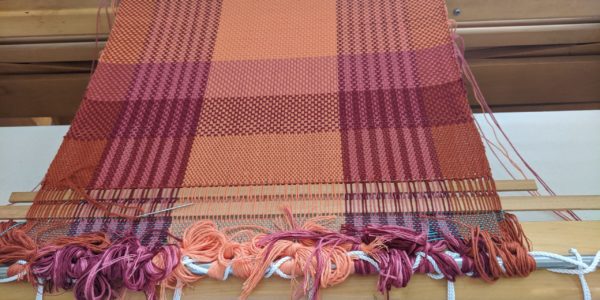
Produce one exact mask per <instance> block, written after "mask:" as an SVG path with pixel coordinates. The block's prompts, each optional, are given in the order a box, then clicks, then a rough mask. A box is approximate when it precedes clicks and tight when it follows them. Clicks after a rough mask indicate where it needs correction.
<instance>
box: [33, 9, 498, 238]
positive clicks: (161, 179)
mask: <svg viewBox="0 0 600 300" xmlns="http://www.w3.org/2000/svg"><path fill="white" fill-rule="evenodd" d="M447 24H448V21H447V16H446V9H445V5H444V2H443V1H441V0H440V1H420V0H419V1H398V0H394V1H348V0H338V1H334V0H325V1H323V0H315V1H302V2H299V1H282V0H273V1H270V0H269V1H264V0H261V1H246V0H211V1H195V0H186V1H151V2H148V1H135V0H126V1H123V2H122V3H121V4H120V6H119V10H118V13H117V18H116V21H115V24H114V29H113V30H112V32H111V35H110V38H109V41H108V43H107V45H106V48H105V50H104V51H103V52H102V55H101V58H100V63H99V65H98V68H97V70H96V71H95V73H94V75H93V77H92V80H91V82H90V84H89V86H88V89H87V92H86V94H85V97H84V100H83V102H82V104H81V108H80V110H79V112H78V113H77V116H76V117H75V119H74V121H73V125H72V127H71V129H70V131H69V132H68V134H67V136H66V137H65V141H64V143H63V145H62V146H61V148H60V151H59V153H58V154H57V156H56V158H55V160H54V162H53V163H52V165H51V167H50V170H49V171H48V174H47V176H46V178H45V180H44V184H43V188H42V192H41V193H40V196H39V197H38V199H37V201H36V202H35V204H34V206H33V208H32V209H31V211H30V213H29V218H44V219H46V218H48V217H52V218H75V219H77V221H76V222H75V223H74V224H73V225H72V226H71V227H70V229H69V231H68V232H60V233H59V232H57V233H56V234H71V235H73V234H79V233H82V232H87V231H90V230H108V231H111V230H115V231H117V232H122V231H123V230H124V229H125V228H129V226H136V230H135V232H136V233H137V234H138V235H139V236H144V235H147V234H148V232H149V231H152V230H155V229H165V230H166V229H169V228H170V227H171V226H173V227H174V228H171V229H170V230H171V231H172V232H175V233H180V232H181V230H183V229H184V228H185V227H186V225H187V223H188V222H191V221H193V220H199V219H214V220H218V221H219V222H221V223H222V224H221V225H223V226H227V225H233V224H237V225H243V224H244V223H249V224H261V225H264V226H267V227H272V219H273V218H272V215H273V214H277V213H278V212H279V211H280V206H281V204H282V203H285V204H286V205H289V206H290V207H291V209H292V211H293V212H294V213H295V214H296V215H297V216H298V217H299V218H308V217H311V216H315V215H321V214H324V215H332V214H334V215H339V216H343V218H340V220H339V224H336V225H337V226H338V229H339V225H341V224H342V223H344V224H351V225H355V226H361V225H363V224H370V223H376V224H397V225H404V226H408V227H413V228H416V229H420V228H421V225H422V224H421V223H422V222H424V221H423V220H421V218H420V217H419V216H420V215H421V213H423V212H426V213H436V214H444V215H447V216H448V217H449V218H450V219H460V220H461V221H463V222H466V223H469V224H473V225H476V226H483V227H485V228H486V229H488V230H491V231H496V224H495V223H496V222H497V218H498V217H499V215H498V211H499V210H500V205H499V200H498V196H497V194H496V193H495V190H494V187H493V182H492V179H491V173H490V168H489V166H488V163H487V161H486V157H485V154H484V149H483V145H482V142H481V140H480V138H479V134H478V132H477V130H476V128H475V125H474V122H473V118H472V114H471V111H470V108H469V106H468V104H467V97H466V92H465V89H464V87H463V81H462V79H461V73H460V70H459V67H458V64H457V62H456V59H455V53H454V46H453V41H452V39H451V37H450V29H449V27H448V25H447ZM74 187H79V188H85V190H86V191H87V193H88V194H89V195H90V196H91V197H94V198H96V199H105V200H99V201H101V202H102V203H103V204H104V205H106V206H107V207H108V208H109V210H111V211H112V212H116V213H122V214H132V215H133V214H135V213H136V212H135V211H133V210H124V209H123V208H122V207H121V206H114V204H115V203H116V202H120V203H121V204H123V203H127V204H130V205H133V206H136V207H140V208H142V209H143V210H144V212H153V211H157V210H162V209H166V208H169V207H173V206H177V205H180V204H181V203H188V202H193V203H197V205H194V206H190V207H186V208H182V209H178V210H173V211H170V212H166V213H164V214H159V215H156V216H153V217H151V218H146V219H143V220H138V221H129V222H126V221H123V220H122V219H119V218H109V219H106V218H101V217H104V216H106V212H105V211H103V210H102V209H100V208H99V207H98V206H93V205H90V204H89V203H88V202H87V201H81V202H79V201H47V200H49V199H56V197H57V196H56V195H55V191H57V190H58V191H60V190H64V189H73V188H74ZM182 188H184V189H183V190H182ZM186 188H188V189H186ZM132 190H133V191H132ZM45 191H52V192H51V193H46V192H45ZM61 196H62V195H59V196H58V197H61ZM73 197H79V198H81V195H78V194H77V193H74V194H73ZM232 209H234V210H233V211H232ZM158 219H160V220H158ZM184 219H185V220H186V221H183V220H184ZM441 222H442V221H431V220H429V221H427V223H428V224H429V226H430V227H431V226H434V227H437V226H439V225H440V224H439V223H441ZM182 223H186V224H182ZM229 223H231V224H229ZM453 230H454V229H453ZM431 233H432V234H434V235H435V233H436V231H435V230H433V231H432V232H431ZM163 237H164V236H163Z"/></svg>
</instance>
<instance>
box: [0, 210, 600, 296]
mask: <svg viewBox="0 0 600 300" xmlns="http://www.w3.org/2000/svg"><path fill="white" fill-rule="evenodd" d="M522 225H523V228H524V230H525V232H526V233H527V235H528V237H529V238H530V239H531V241H532V244H533V246H534V250H540V251H551V252H556V253H562V254H566V252H567V250H568V248H570V247H575V248H577V249H578V250H580V253H582V254H593V253H594V252H595V251H597V250H599V249H600V222H523V223H522ZM586 278H587V281H588V283H589V285H590V288H591V290H592V295H600V272H598V271H597V272H595V273H593V274H589V275H587V276H586ZM376 281H377V277H376V276H351V277H350V278H348V280H347V281H346V282H344V283H342V284H340V285H338V286H335V287H331V288H327V289H323V290H322V293H323V294H322V296H323V299H332V298H335V299H385V296H383V295H381V294H379V293H378V292H377V291H376V290H375V286H376ZM240 288H241V281H240V280H238V279H235V278H232V279H228V280H227V281H217V280H213V279H205V280H201V281H199V282H198V283H197V284H195V286H194V287H193V288H188V289H185V290H184V297H183V299H237V296H239V291H240ZM0 293H2V295H3V297H2V299H6V300H13V299H33V298H34V296H35V292H34V290H33V287H32V286H31V285H30V284H27V283H15V284H0ZM171 295H172V294H171V293H170V292H169V294H168V295H167V299H170V298H171V297H172V296H171ZM289 295H290V281H287V280H283V279H279V278H269V279H265V280H264V281H262V283H261V284H260V285H259V286H258V288H257V290H256V291H255V292H254V293H253V294H252V296H251V298H250V299H287V298H289ZM456 296H457V299H461V300H465V299H532V300H533V299H581V287H580V284H579V280H578V278H577V276H573V275H562V274H554V273H550V272H548V271H545V270H539V271H536V272H534V273H533V274H532V275H530V276H529V277H527V278H510V279H509V278H502V279H500V280H498V281H497V282H496V283H494V284H491V285H490V284H486V283H484V282H482V281H480V280H476V279H472V278H459V279H458V280H457V282H456ZM72 297H73V296H72V294H71V292H66V293H62V294H60V295H57V296H52V297H49V296H47V295H46V296H45V299H56V300H58V299H72ZM445 297H446V283H445V281H437V280H433V279H430V278H428V277H426V276H424V275H421V274H419V275H416V276H414V277H413V279H412V280H411V282H410V283H409V285H408V287H406V288H402V289H393V290H392V292H391V293H390V299H411V300H412V299H445ZM126 298H127V299H144V297H143V294H141V293H128V294H127V297H126Z"/></svg>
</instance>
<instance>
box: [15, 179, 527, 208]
mask: <svg viewBox="0 0 600 300" xmlns="http://www.w3.org/2000/svg"><path fill="white" fill-rule="evenodd" d="M495 184H496V190H498V191H499V192H518V191H537V184H536V182H535V180H531V179H524V180H496V181H495ZM35 195H36V192H13V193H12V194H11V195H10V198H9V199H8V202H9V203H13V204H14V203H31V202H33V199H34V198H35ZM65 199H68V197H67V198H65Z"/></svg>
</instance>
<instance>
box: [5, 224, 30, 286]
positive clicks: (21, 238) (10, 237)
mask: <svg viewBox="0 0 600 300" xmlns="http://www.w3.org/2000/svg"><path fill="white" fill-rule="evenodd" d="M17 224H18V223H15V222H4V223H0V232H2V235H0V264H2V265H9V268H8V271H7V275H8V276H9V277H10V276H15V275H19V274H27V275H25V276H19V277H20V278H22V277H27V278H28V280H29V281H31V277H30V276H31V273H30V272H29V264H28V263H27V264H22V263H19V262H20V261H25V262H29V261H31V259H32V258H33V257H34V256H35V253H36V251H37V245H36V243H35V241H34V240H33V239H31V238H30V237H29V236H28V235H27V233H26V232H25V230H22V229H21V228H16V226H17Z"/></svg>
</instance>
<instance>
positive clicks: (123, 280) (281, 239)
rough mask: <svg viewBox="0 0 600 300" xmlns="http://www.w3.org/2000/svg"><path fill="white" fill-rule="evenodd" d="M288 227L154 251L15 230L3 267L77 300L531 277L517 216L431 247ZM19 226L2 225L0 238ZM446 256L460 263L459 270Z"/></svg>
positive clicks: (405, 239) (211, 235)
mask: <svg viewBox="0 0 600 300" xmlns="http://www.w3.org/2000/svg"><path fill="white" fill-rule="evenodd" d="M284 217H285V219H286V226H287V228H285V229H282V230H280V231H277V232H272V233H265V232H263V230H255V231H253V232H252V233H249V232H245V233H248V235H249V236H251V237H252V238H251V239H249V240H247V241H245V242H237V241H236V240H239V239H238V238H239V234H240V233H239V232H244V231H248V230H245V229H244V230H242V231H238V233H237V234H234V235H227V234H226V233H227V232H230V231H231V229H228V228H224V229H222V230H219V229H218V228H217V226H216V225H215V224H214V223H213V222H211V221H200V222H197V223H195V224H194V225H193V226H191V227H189V228H188V229H187V230H186V231H185V233H184V235H183V237H182V239H181V240H180V241H176V242H175V243H174V244H167V245H163V246H160V247H154V248H152V249H151V248H148V247H145V246H143V245H141V243H140V241H139V240H138V239H136V238H134V237H131V236H127V237H124V238H122V239H119V240H116V241H109V240H108V238H107V236H106V235H105V234H104V233H89V234H84V235H81V236H78V237H62V238H58V239H55V240H52V241H50V242H49V243H46V244H45V245H42V246H41V247H38V246H36V243H35V242H34V240H32V239H31V238H29V237H28V236H27V235H26V233H25V232H24V231H23V230H22V229H19V228H12V229H11V230H9V231H6V232H5V233H4V234H3V235H2V236H0V263H2V264H8V265H11V269H9V274H8V275H9V276H12V275H14V274H19V273H20V272H23V271H26V272H27V276H23V278H22V279H26V280H28V281H29V282H31V283H32V284H34V285H37V284H38V283H41V284H43V286H44V291H45V292H47V293H57V292H60V291H64V290H73V291H74V294H75V297H76V298H77V299H117V298H119V297H121V296H123V295H124V293H125V292H126V291H127V290H131V291H142V292H144V293H145V294H146V297H147V298H148V299H158V298H159V296H160V295H159V294H160V293H161V292H162V293H164V290H165V289H164V288H165V287H168V288H172V289H180V288H182V287H184V286H187V285H191V284H192V283H194V282H195V281H197V280H199V279H201V278H203V277H210V278H214V279H218V280H225V279H227V278H228V276H230V275H233V276H235V277H239V278H242V279H244V280H245V282H244V284H243V287H242V291H241V295H240V298H241V299H246V298H248V296H249V295H250V294H251V293H252V291H253V290H254V289H255V288H256V286H257V285H258V284H259V283H260V281H261V280H262V279H263V278H265V277H270V276H272V275H273V274H278V275H279V276H281V277H284V278H288V279H291V280H292V284H293V286H294V295H293V297H294V298H298V297H302V296H308V297H309V298H318V297H319V289H320V288H326V287H330V286H334V285H337V284H339V283H341V282H343V281H344V280H345V279H346V278H347V277H348V276H350V275H351V274H378V276H379V280H378V284H377V285H378V287H377V288H378V290H379V291H380V292H382V293H386V292H387V291H389V290H390V289H391V288H392V287H405V286H406V285H407V284H408V282H409V281H410V278H411V277H412V274H413V273H415V272H418V273H440V276H442V275H443V277H445V278H446V279H447V280H450V281H454V280H455V279H456V278H457V277H458V276H460V275H470V276H473V277H479V278H481V279H482V280H484V281H486V282H493V281H495V280H497V279H498V278H500V277H502V276H507V277H510V276H527V275H528V274H529V273H531V272H532V271H533V270H535V260H534V259H533V258H532V257H530V256H529V255H528V249H529V241H528V240H527V238H526V237H525V235H524V233H523V230H522V229H521V227H520V226H519V224H518V222H517V220H516V217H515V216H513V215H511V214H505V217H504V219H503V220H501V221H500V234H498V235H491V234H490V233H488V232H486V231H482V230H481V229H479V228H470V232H471V235H470V238H465V239H461V238H457V237H456V236H453V235H451V234H449V233H445V234H443V237H444V238H443V239H440V240H435V241H430V240H428V239H427V232H426V231H425V232H416V231H414V230H412V229H409V228H405V227H401V226H396V225H368V226H364V227H362V228H354V227H351V226H345V227H343V228H342V230H341V231H340V232H337V231H332V230H330V229H328V226H327V224H328V223H329V222H331V221H332V220H333V218H331V217H318V218H313V219H310V220H308V221H306V222H305V223H304V224H298V223H297V222H296V220H294V218H293V217H292V214H291V212H290V211H289V209H285V210H284ZM13 224H14V223H3V224H0V229H1V230H2V231H4V230H6V229H7V228H9V227H10V226H12V225H13ZM249 228H251V227H249ZM448 251H452V252H454V253H457V254H458V255H459V256H460V257H461V258H462V266H459V265H458V264H457V262H456V261H455V259H454V257H453V256H452V255H450V254H449V252H448ZM497 258H500V259H501V260H502V263H499V262H498V259H497ZM19 261H26V262H27V263H26V264H24V265H23V264H20V263H19ZM21 263H22V262H21ZM17 265H18V266H17ZM157 286H160V287H161V288H160V289H158V288H157ZM157 291H158V292H157Z"/></svg>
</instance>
